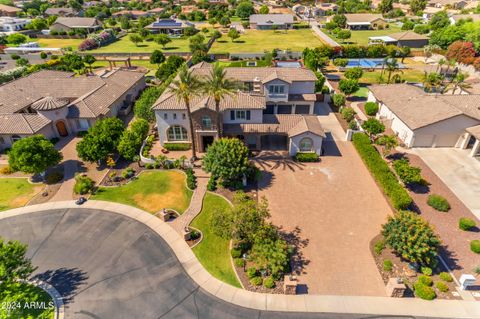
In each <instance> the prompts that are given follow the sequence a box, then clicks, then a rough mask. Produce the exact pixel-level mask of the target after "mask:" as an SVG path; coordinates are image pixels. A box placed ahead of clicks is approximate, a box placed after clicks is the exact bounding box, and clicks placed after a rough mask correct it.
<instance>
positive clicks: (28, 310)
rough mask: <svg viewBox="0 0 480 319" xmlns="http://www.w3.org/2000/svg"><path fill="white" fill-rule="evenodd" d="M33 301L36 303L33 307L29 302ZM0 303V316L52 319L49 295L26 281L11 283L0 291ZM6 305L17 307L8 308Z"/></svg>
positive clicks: (52, 313)
mask: <svg viewBox="0 0 480 319" xmlns="http://www.w3.org/2000/svg"><path fill="white" fill-rule="evenodd" d="M33 302H35V303H36V306H35V307H34V306H33V304H31V303H33ZM0 304H1V305H2V307H0V318H35V319H52V318H53V315H54V312H55V311H54V309H55V308H54V306H53V300H52V298H51V297H50V295H49V294H47V293H46V292H45V291H43V290H42V289H40V288H38V287H35V286H33V285H30V284H26V283H15V284H11V285H8V286H7V288H6V289H5V290H4V291H0ZM7 305H10V306H18V308H16V309H10V310H9V309H7ZM50 306H51V307H50Z"/></svg>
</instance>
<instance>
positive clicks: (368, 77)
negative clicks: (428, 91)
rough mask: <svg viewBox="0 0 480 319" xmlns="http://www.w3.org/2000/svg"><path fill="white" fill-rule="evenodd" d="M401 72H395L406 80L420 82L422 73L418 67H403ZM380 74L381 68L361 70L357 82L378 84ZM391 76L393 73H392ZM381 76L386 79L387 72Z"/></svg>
mask: <svg viewBox="0 0 480 319" xmlns="http://www.w3.org/2000/svg"><path fill="white" fill-rule="evenodd" d="M402 71H403V73H400V72H397V73H396V74H399V75H400V76H401V78H402V79H403V80H405V81H408V82H418V83H421V82H422V81H423V76H424V73H423V72H422V71H421V70H418V69H403V70H402ZM381 74H382V71H381V70H376V71H373V72H365V71H364V72H363V75H362V77H361V78H360V80H359V82H360V83H363V84H378V83H380V81H379V78H380V75H381ZM392 76H393V73H392ZM383 78H384V80H385V81H386V80H387V78H388V73H387V72H384V74H383Z"/></svg>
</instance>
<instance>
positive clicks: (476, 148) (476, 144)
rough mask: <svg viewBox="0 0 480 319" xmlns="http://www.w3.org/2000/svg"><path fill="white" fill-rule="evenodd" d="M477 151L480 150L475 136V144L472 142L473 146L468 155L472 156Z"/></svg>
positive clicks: (479, 141)
mask: <svg viewBox="0 0 480 319" xmlns="http://www.w3.org/2000/svg"><path fill="white" fill-rule="evenodd" d="M479 151H480V140H479V139H478V138H477V139H476V140H475V144H473V148H472V151H471V152H470V156H471V157H474V156H475V155H477V153H478V152H479Z"/></svg>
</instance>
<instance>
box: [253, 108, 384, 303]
mask: <svg viewBox="0 0 480 319" xmlns="http://www.w3.org/2000/svg"><path fill="white" fill-rule="evenodd" d="M330 115H331V114H330ZM320 118H322V116H321V117H320ZM321 121H322V119H321ZM337 124H338V123H337ZM326 126H327V125H324V127H326ZM328 135H329V136H332V135H333V134H328ZM324 143H325V144H324V145H325V149H326V150H325V151H326V154H327V155H325V156H323V157H322V161H321V162H320V163H310V164H304V165H302V164H299V163H294V162H292V161H291V160H281V159H278V158H277V159H275V158H269V157H268V156H267V155H269V154H267V153H263V154H262V155H261V156H260V158H259V159H257V165H259V166H260V167H261V168H262V169H263V178H262V181H261V182H260V185H259V186H260V191H259V195H260V196H265V197H266V198H267V199H268V201H269V207H270V212H271V215H272V222H273V223H274V224H275V225H277V226H281V227H283V229H284V231H286V232H287V233H290V235H291V236H292V240H294V241H297V243H298V245H299V246H300V250H299V251H300V256H299V261H298V262H297V264H298V265H300V266H303V267H302V269H301V274H300V275H299V276H298V279H299V281H300V284H302V285H306V287H303V288H304V289H305V288H306V290H307V291H308V293H309V294H332V295H338V294H342V295H366V296H367V295H368V296H384V295H385V287H384V284H383V281H382V279H381V277H380V274H379V273H378V271H377V268H376V266H375V264H374V260H373V257H372V256H371V253H370V250H369V242H370V241H371V239H372V238H373V237H374V236H376V235H377V234H378V233H379V231H380V228H381V224H382V223H384V222H385V221H386V218H387V215H388V214H391V213H392V211H391V209H390V207H389V206H388V204H387V202H386V200H385V198H384V197H383V195H382V194H381V192H380V190H379V189H378V187H377V185H376V184H375V182H374V180H373V179H372V177H371V175H370V173H369V172H368V171H367V169H366V167H365V166H364V164H363V163H362V160H361V159H360V157H359V156H358V154H357V153H356V151H355V149H354V147H353V145H352V144H351V143H350V142H344V141H340V140H338V139H337V141H335V142H334V141H333V140H332V138H331V137H330V138H329V141H325V142H324Z"/></svg>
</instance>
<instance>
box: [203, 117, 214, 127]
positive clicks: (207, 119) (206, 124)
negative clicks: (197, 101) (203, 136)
mask: <svg viewBox="0 0 480 319" xmlns="http://www.w3.org/2000/svg"><path fill="white" fill-rule="evenodd" d="M202 128H203V129H206V130H210V129H211V128H212V119H211V118H210V116H207V115H205V116H202Z"/></svg>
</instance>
